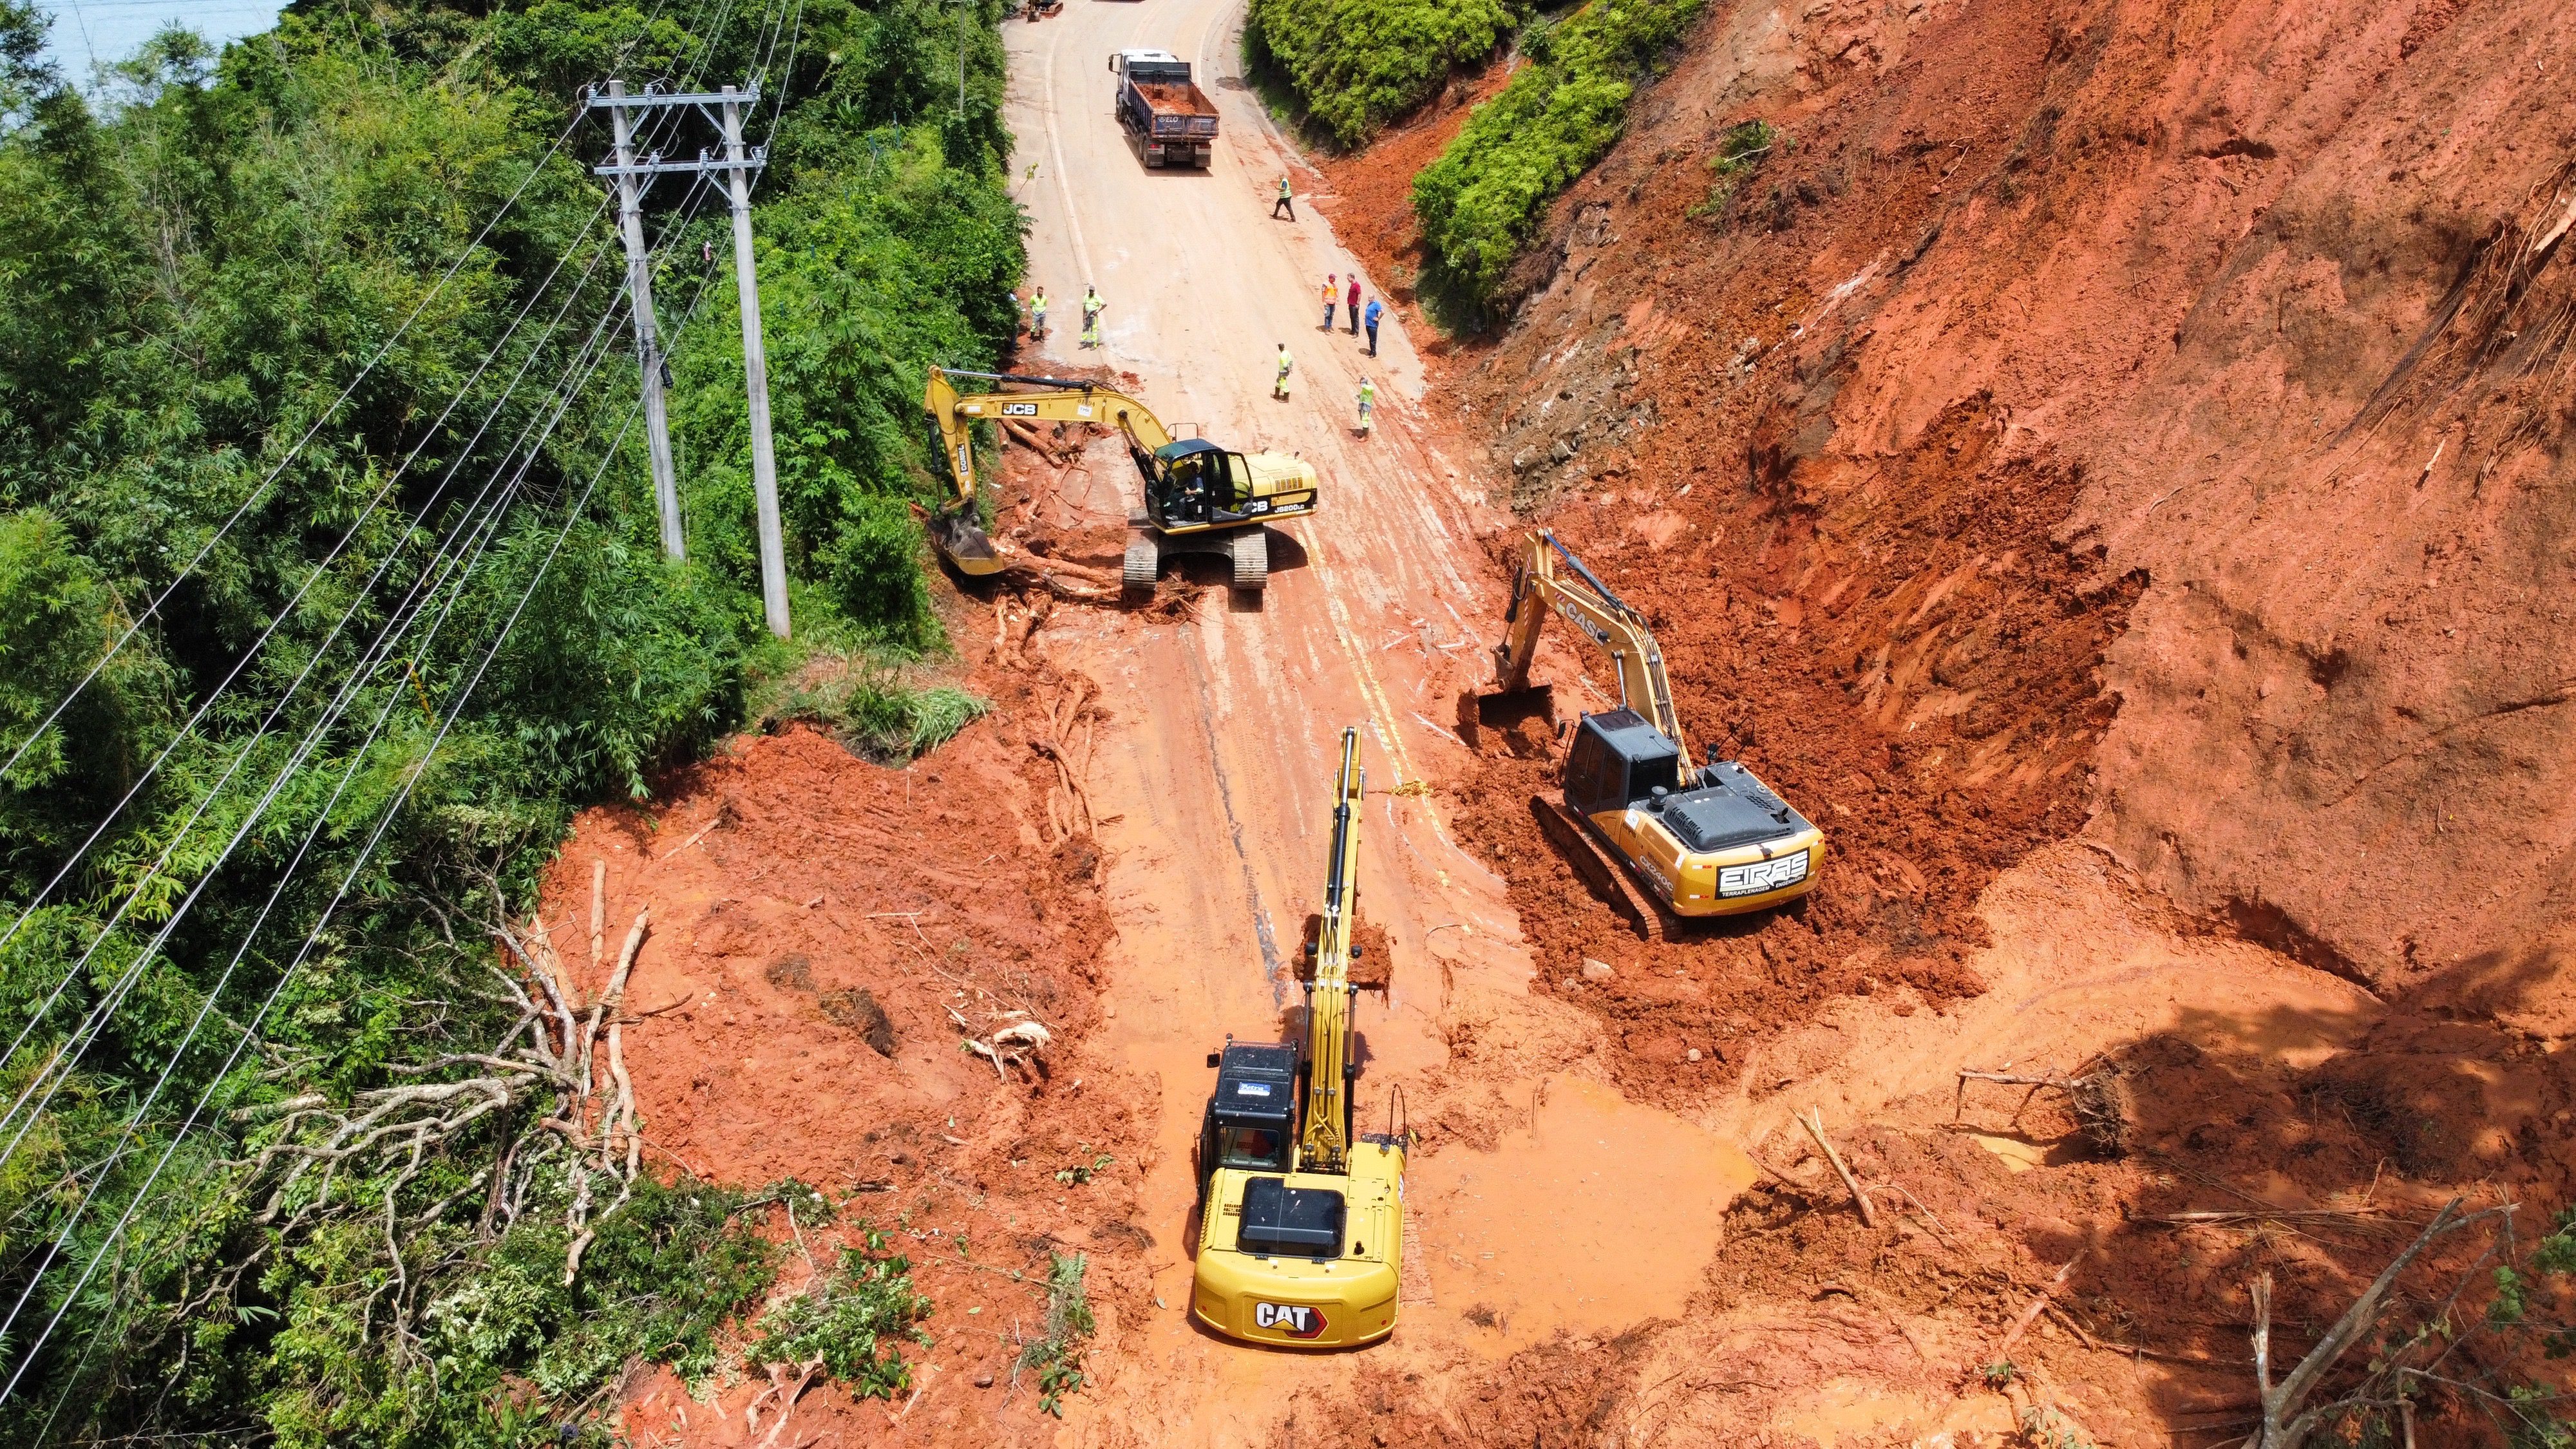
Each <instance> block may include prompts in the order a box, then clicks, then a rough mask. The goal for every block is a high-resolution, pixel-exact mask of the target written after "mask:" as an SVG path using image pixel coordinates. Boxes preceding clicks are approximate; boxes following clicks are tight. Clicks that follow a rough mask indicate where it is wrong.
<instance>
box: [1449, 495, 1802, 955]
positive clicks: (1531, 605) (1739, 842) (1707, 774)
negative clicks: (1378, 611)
mask: <svg viewBox="0 0 2576 1449" xmlns="http://www.w3.org/2000/svg"><path fill="white" fill-rule="evenodd" d="M1560 561H1561V562H1562V563H1563V564H1564V565H1565V568H1566V569H1567V571H1568V574H1559V573H1558V572H1557V568H1556V565H1557V564H1558V563H1559V562H1560ZM1569 574H1570V577H1569V576H1568V575H1569ZM1549 614H1555V615H1556V616H1557V617H1559V618H1561V619H1563V620H1565V621H1566V622H1567V623H1569V624H1571V625H1573V626H1574V627H1575V629H1576V630H1577V631H1578V632H1580V633H1581V634H1582V635H1583V636H1584V637H1585V638H1587V639H1589V640H1591V641H1592V642H1593V643H1595V644H1597V645H1600V646H1601V648H1602V649H1604V650H1605V651H1607V652H1608V653H1609V655H1610V660H1611V664H1612V667H1613V669H1614V670H1615V672H1616V673H1617V675H1618V678H1619V696H1620V699H1619V708H1617V709H1612V710H1604V711H1602V712H1600V713H1597V714H1586V715H1583V716H1582V717H1581V719H1580V720H1579V721H1578V722H1577V724H1576V726H1575V731H1574V739H1573V742H1572V744H1571V745H1569V746H1568V747H1567V749H1566V753H1565V775H1564V792H1563V795H1562V797H1561V798H1558V799H1550V798H1548V797H1547V796H1545V795H1533V796H1531V797H1530V812H1531V813H1532V814H1534V815H1536V816H1537V817H1538V823H1539V827H1540V829H1541V830H1542V831H1544V832H1545V833H1546V835H1547V837H1548V838H1549V840H1551V841H1552V842H1554V843H1555V845H1556V847H1557V848H1558V849H1559V850H1561V851H1563V852H1564V853H1565V855H1566V858H1567V861H1568V863H1569V864H1571V865H1572V866H1573V867H1574V869H1575V872H1576V873H1577V874H1579V875H1581V876H1583V877H1584V879H1585V880H1586V881H1587V882H1588V883H1589V884H1590V885H1591V886H1592V888H1593V889H1594V891H1595V892H1596V893H1598V894H1600V895H1601V896H1602V898H1603V899H1605V900H1607V901H1609V902H1610V904H1611V906H1612V907H1613V908H1614V909H1616V910H1618V911H1619V912H1620V913H1621V914H1622V915H1625V916H1626V917H1627V918H1628V919H1629V922H1630V924H1631V925H1633V926H1634V927H1635V928H1636V931H1637V934H1638V935H1639V936H1641V937H1644V938H1645V939H1647V940H1650V941H1660V940H1664V939H1666V937H1667V935H1668V934H1669V931H1670V926H1669V924H1668V918H1669V917H1679V918H1685V919H1687V918H1692V917H1701V916H1729V915H1739V914H1742V913H1744V912H1747V911H1758V910H1762V909H1764V908H1766V907H1770V906H1777V905H1782V904H1785V903H1787V902H1789V901H1792V900H1795V899H1796V898H1798V897H1799V896H1802V895H1805V894H1806V893H1807V892H1808V891H1811V890H1813V889H1815V885H1816V871H1817V868H1818V867H1819V866H1821V865H1823V864H1824V859H1825V840H1824V835H1823V833H1822V832H1820V831H1818V830H1817V829H1816V827H1815V826H1813V825H1812V824H1809V823H1808V821H1807V818H1806V817H1805V816H1803V815H1801V814H1799V813H1798V812H1797V811H1796V810H1794V809H1792V808H1790V806H1789V803H1788V802H1787V801H1785V800H1782V799H1781V798H1780V797H1779V796H1778V795H1776V794H1773V793H1772V791H1771V789H1770V787H1768V786H1766V785H1764V784H1763V783H1762V782H1761V781H1760V780H1759V779H1757V778H1755V777H1754V774H1753V772H1752V771H1751V770H1748V769H1746V768H1744V766H1742V765H1741V764H1738V763H1736V762H1735V761H1733V760H1722V759H1719V758H1718V754H1717V750H1716V748H1715V747H1714V746H1712V747H1710V749H1709V752H1708V758H1707V760H1706V761H1705V762H1704V763H1701V764H1693V763H1692V761H1691V757H1690V746H1689V745H1688V744H1687V743H1685V742H1684V740H1683V738H1682V725H1681V718H1680V716H1679V715H1678V714H1677V713H1676V712H1675V710H1674V708H1673V685H1672V680H1671V678H1670V677H1669V676H1668V675H1666V674H1665V672H1664V655H1663V651H1662V650H1661V649H1659V648H1657V647H1656V645H1655V636H1654V635H1653V634H1652V633H1651V632H1649V631H1648V630H1647V628H1646V621H1645V617H1644V616H1643V615H1641V614H1639V613H1638V612H1637V611H1636V610H1635V609H1633V608H1631V607H1629V606H1628V604H1627V603H1626V602H1625V601H1623V600H1622V599H1620V597H1619V596H1618V595H1617V594H1615V593H1612V592H1611V591H1610V587H1609V585H1607V584H1604V583H1603V582H1601V580H1600V579H1599V578H1598V577H1597V576H1595V575H1594V574H1593V572H1592V570H1590V569H1588V568H1585V567H1584V566H1583V561H1582V560H1581V559H1578V558H1576V557H1575V556H1574V555H1573V554H1572V553H1571V552H1569V551H1568V550H1567V549H1566V547H1565V545H1564V544H1562V543H1559V542H1558V541H1557V539H1556V535H1555V534H1553V533H1549V532H1546V531H1545V530H1541V531H1539V532H1536V533H1533V534H1531V535H1530V538H1529V544H1528V548H1527V550H1526V551H1525V552H1524V553H1523V555H1522V557H1521V558H1520V560H1519V561H1518V562H1517V563H1515V564H1514V566H1513V569H1512V597H1511V604H1510V607H1509V608H1507V609H1506V610H1505V611H1504V614H1503V627H1504V636H1503V642H1502V643H1501V644H1499V645H1497V646H1495V649H1494V664H1495V674H1496V680H1495V691H1494V692H1493V693H1490V694H1487V695H1484V696H1482V697H1479V698H1476V699H1474V700H1473V701H1472V708H1471V709H1470V708H1462V709H1461V710H1460V711H1459V721H1458V722H1459V724H1460V725H1461V726H1462V727H1463V728H1464V729H1465V730H1467V731H1470V732H1475V731H1479V730H1480V728H1496V727H1501V728H1504V729H1506V730H1508V728H1509V727H1510V726H1511V725H1513V724H1515V723H1518V722H1521V721H1526V720H1529V719H1532V718H1533V717H1539V716H1544V717H1545V718H1547V719H1549V720H1551V721H1552V720H1553V718H1554V700H1553V697H1552V693H1551V691H1550V690H1549V689H1548V687H1547V686H1545V685H1541V686H1538V687H1537V688H1535V689H1532V688H1530V687H1529V668H1530V660H1531V658H1532V656H1533V655H1535V654H1536V653H1537V652H1538V634H1539V626H1540V625H1541V624H1542V623H1544V622H1545V621H1546V619H1547V616H1548V615H1549ZM1461 703H1462V705H1464V704H1468V703H1470V702H1469V701H1461Z"/></svg>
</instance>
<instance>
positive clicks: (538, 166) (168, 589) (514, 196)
mask: <svg viewBox="0 0 2576 1449" xmlns="http://www.w3.org/2000/svg"><path fill="white" fill-rule="evenodd" d="M668 3H669V0H653V9H652V11H651V13H649V14H647V15H646V16H645V17H644V22H643V23H642V24H641V25H638V26H637V27H636V28H635V33H634V34H632V35H630V36H628V37H627V38H626V42H625V43H624V44H623V45H621V46H619V47H618V49H617V54H616V55H615V56H614V57H613V58H612V59H611V60H610V62H609V65H610V68H611V69H612V70H614V69H616V68H617V67H620V66H623V65H624V64H625V63H626V59H627V57H628V56H630V55H632V54H634V52H635V47H636V46H637V45H639V44H641V43H642V42H643V39H644V37H645V35H646V34H647V33H649V32H650V31H651V30H652V28H653V24H654V22H655V21H656V20H658V19H660V18H661V14H662V8H663V6H664V5H666V4H668ZM724 3H725V4H726V6H727V7H728V8H730V6H731V4H732V0H724ZM75 8H76V9H77V0H75ZM720 15H721V12H720ZM719 23H721V20H720V21H719ZM84 43H86V30H84ZM90 60H91V64H92V65H96V64H97V56H96V55H95V54H94V53H93V54H92V56H91V57H90ZM586 118H587V115H586V113H585V112H581V111H575V112H574V114H573V117H572V119H571V120H570V121H568V122H566V123H565V125H564V128H563V130H562V131H560V132H559V133H557V134H556V136H555V138H554V140H553V142H552V143H550V144H549V145H548V146H547V147H546V150H545V154H544V155H542V156H539V157H538V158H537V160H536V163H535V164H534V165H532V166H530V167H529V168H528V173H527V175H525V176H522V177H521V178H519V184H518V186H517V187H515V188H513V189H512V190H511V192H510V195H509V197H508V199H506V200H504V201H503V202H502V203H501V205H500V208H499V209H498V210H496V211H494V212H493V213H492V217H491V219H490V220H488V221H486V222H484V223H483V227H482V229H481V230H480V231H477V232H476V233H474V236H473V239H472V240H470V241H468V242H466V243H465V245H464V246H463V247H461V248H459V249H458V250H457V253H456V259H455V260H454V261H451V262H449V263H448V265H447V270H446V271H444V272H442V273H440V274H439V278H438V281H437V282H436V283H434V284H433V285H432V286H431V287H430V289H429V290H428V291H427V292H424V293H422V294H421V298H420V300H419V301H417V302H415V303H413V304H412V309H411V311H410V312H409V313H407V314H405V315H404V317H403V320H402V322H401V323H400V324H399V325H398V326H396V327H395V328H394V330H393V333H392V335H391V336H388V337H387V338H385V340H384V341H383V342H381V343H379V344H377V347H376V350H375V352H374V353H372V354H370V355H369V356H368V358H367V360H366V361H365V362H364V363H363V364H361V365H360V366H359V368H358V370H357V371H356V372H355V373H353V374H351V376H350V378H349V380H348V382H347V383H346V384H344V385H343V386H342V387H341V389H340V395H339V396H338V397H336V398H333V399H332V400H331V405H330V406H329V407H327V408H324V409H323V410H322V411H321V412H320V413H318V414H316V415H315V416H314V419H313V421H312V423H311V424H310V425H309V426H307V427H306V428H305V430H304V432H303V435H302V436H300V437H298V438H297V439H296V440H295V442H294V444H293V445H292V446H290V447H289V448H288V449H287V450H286V452H285V453H284V454H283V455H282V456H280V457H279V458H278V460H277V462H276V464H275V465H274V466H273V467H271V468H270V469H269V471H268V473H267V475H266V476H264V477H262V478H261V479H260V480H259V482H258V484H257V485H256V486H254V487H253V488H252V489H251V491H250V492H249V493H248V494H247V495H245V496H244V497H243V498H242V501H241V504H240V506H238V507H236V508H235V509H234V510H233V511H232V514H231V516H229V517H227V518H226V519H225V520H224V521H223V523H222V524H221V525H220V526H218V527H217V528H216V529H215V531H214V533H213V534H212V535H211V536H210V537H208V538H207V539H206V541H205V542H204V543H203V544H201V545H199V547H198V549H197V552H196V553H195V554H194V555H192V556H191V557H190V558H189V560H188V562H187V563H185V564H183V565H181V566H180V569H179V572H178V573H177V574H176V575H174V576H173V577H172V578H171V580H170V582H169V583H167V584H165V585H163V586H162V589H161V591H160V592H159V593H157V594H155V595H153V596H152V600H151V602H150V603H148V604H146V605H145V606H144V608H143V612H142V613H140V614H137V615H136V616H135V617H134V620H133V622H132V623H130V624H128V625H127V626H126V628H125V632H124V633H122V634H119V635H118V636H117V637H116V641H115V642H114V643H112V644H110V645H108V647H107V652H106V653H104V654H101V655H100V656H99V658H98V662H97V663H95V664H92V665H91V666H90V669H89V672H88V673H87V674H84V675H82V676H81V678H80V682H79V683H77V684H75V685H73V686H72V687H71V691H70V692H69V693H67V694H65V695H64V696H63V697H62V699H61V700H60V701H58V702H57V703H56V704H55V705H54V707H53V708H52V709H51V710H48V711H47V712H46V714H45V717H44V718H43V719H41V720H39V721H37V722H36V727H35V728H34V729H33V730H30V731H28V734H27V737H26V738H25V739H23V740H21V741H19V742H18V745H17V747H16V748H15V749H13V750H11V751H10V752H9V758H8V760H7V761H5V762H0V780H6V779H7V778H8V777H9V775H10V773H11V772H13V771H15V770H16V769H17V768H18V763H19V761H21V760H23V759H24V758H26V754H27V751H28V750H30V749H32V748H34V747H35V743H36V741H38V740H40V739H42V738H44V735H45V731H46V730H48V729H50V728H52V727H53V723H54V721H55V720H57V719H59V718H61V717H62V713H63V711H64V710H66V709H69V708H70V707H71V703H72V701H73V700H75V699H77V698H79V697H80V695H81V692H82V691H83V690H85V689H87V688H89V686H90V684H91V683H92V682H94V681H95V680H96V679H97V678H98V676H99V674H100V672H101V671H102V670H104V669H106V668H107V666H108V663H109V661H111V660H113V659H114V658H115V657H116V656H117V654H118V653H119V652H121V651H122V650H123V649H124V648H125V646H126V645H127V644H128V643H129V642H131V641H132V640H133V638H134V636H135V634H136V633H138V632H139V631H141V629H142V628H143V626H144V624H145V623H147V622H148V621H150V620H151V619H152V618H154V617H155V616H156V615H158V614H159V613H160V611H161V606H162V605H163V604H165V603H167V602H169V599H170V596H171V595H172V594H173V593H176V592H177V591H178V588H179V585H181V584H183V583H185V582H187V580H188V578H189V577H190V576H191V575H192V574H194V573H195V572H196V569H197V566H198V565H199V564H202V563H204V562H205V561H206V557H207V555H208V554H211V553H212V552H214V549H215V545H217V544H219V543H221V542H223V540H224V536H225V535H226V534H228V533H230V532H231V531H232V529H233V526H234V525H235V524H238V523H240V522H241V521H242V519H243V518H244V517H246V516H248V514H249V512H250V510H251V508H252V506H253V505H254V504H256V503H257V502H258V501H259V499H260V496H261V495H262V494H264V493H266V492H267V491H268V486H269V485H270V484H271V483H274V482H276V481H277V479H278V476H279V475H280V474H282V473H284V472H285V471H286V465H287V464H289V463H291V462H293V461H294V460H295V458H296V456H297V455H298V454H300V453H301V452H303V451H304V446H305V445H306V444H307V443H310V442H312V441H313V438H314V435H315V434H317V433H319V432H320V431H321V430H322V426H323V424H325V423H327V422H329V421H330V420H331V417H332V416H333V415H334V414H336V413H337V412H339V410H340V408H341V406H342V405H343V404H345V403H346V402H348V400H349V399H350V397H351V396H353V395H354V394H355V393H356V392H357V390H358V384H359V383H361V382H363V381H365V380H366V378H367V375H368V374H369V373H371V372H373V371H375V368H376V364H378V363H380V362H382V361H384V360H385V358H386V356H387V355H389V354H390V353H391V352H392V351H393V349H394V345H395V344H396V343H398V342H400V341H402V339H403V336H404V335H405V334H406V333H408V332H410V331H411V326H412V324H413V323H414V322H417V321H419V320H420V315H421V313H422V312H424V311H426V310H428V308H429V304H430V303H431V302H433V301H436V300H437V298H438V294H439V293H440V292H443V291H445V290H446V289H447V284H448V283H449V282H452V281H454V280H455V279H456V274H457V272H458V271H459V270H461V269H462V268H463V267H464V265H465V263H466V261H467V259H469V258H471V257H472V256H473V255H474V253H475V250H476V249H477V248H479V247H481V246H482V244H483V241H484V238H486V237H489V236H490V235H491V234H492V229H493V228H494V227H496V226H499V225H500V224H501V219H502V218H503V217H505V216H508V215H509V214H510V211H511V209H512V208H513V207H515V206H517V205H518V204H519V198H520V197H522V196H524V195H526V194H527V190H528V187H529V186H530V185H531V184H533V183H534V182H535V181H536V179H537V178H538V177H539V176H540V175H543V174H544V172H545V169H546V166H547V164H548V163H549V162H551V161H553V160H554V159H555V155H556V153H557V152H560V151H561V150H562V149H563V146H564V143H565V142H566V141H569V140H571V139H572V133H573V132H574V131H576V130H578V129H580V127H581V123H582V122H583V120H585V119H586ZM605 204H606V203H605V202H604V201H603V202H602V205H603V207H604V206H605Z"/></svg>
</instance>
